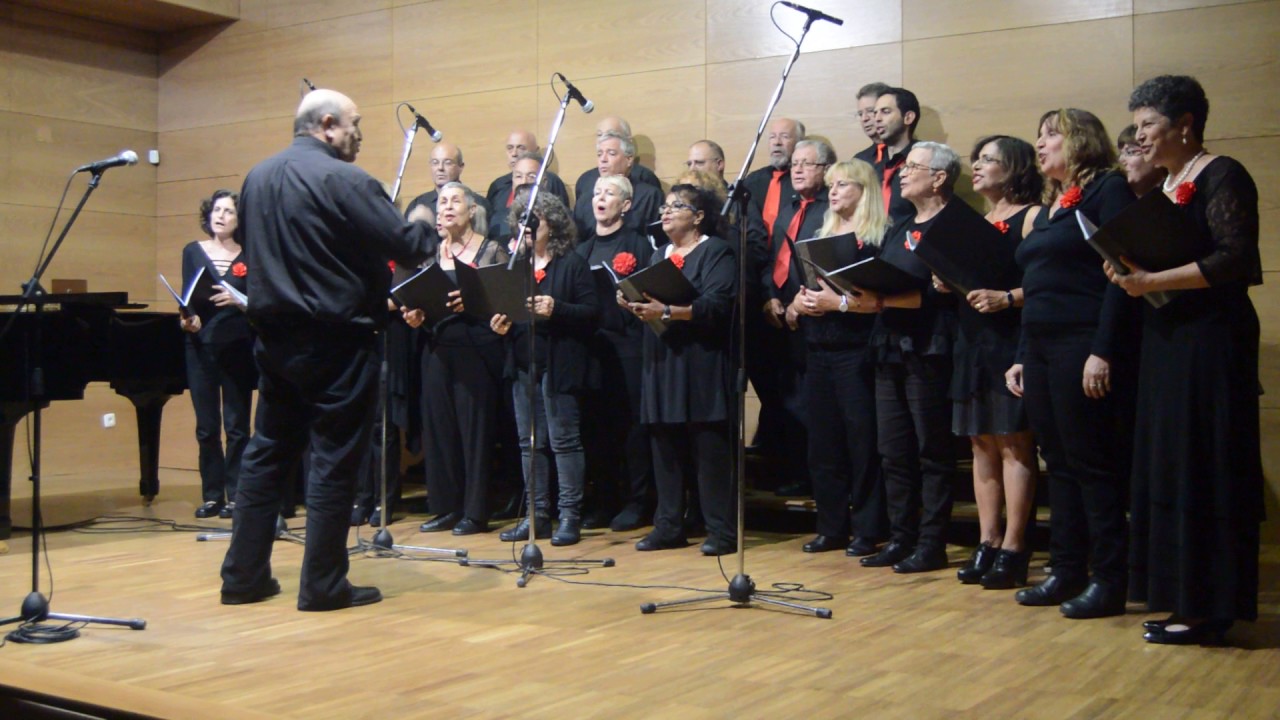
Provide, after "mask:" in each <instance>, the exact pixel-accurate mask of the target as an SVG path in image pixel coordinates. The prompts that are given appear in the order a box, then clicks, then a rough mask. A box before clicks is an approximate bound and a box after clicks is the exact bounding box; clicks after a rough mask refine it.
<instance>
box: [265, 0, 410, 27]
mask: <svg viewBox="0 0 1280 720" xmlns="http://www.w3.org/2000/svg"><path fill="white" fill-rule="evenodd" d="M389 9H391V0H271V2H270V3H268V5H267V12H266V16H267V24H268V25H269V26H270V27H273V28H276V27H287V26H289V25H302V24H305V23H312V22H318V21H321V20H334V19H337V18H344V17H352V16H355V15H364V14H366V13H371V12H375V11H377V10H389Z"/></svg>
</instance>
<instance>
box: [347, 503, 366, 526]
mask: <svg viewBox="0 0 1280 720" xmlns="http://www.w3.org/2000/svg"><path fill="white" fill-rule="evenodd" d="M367 522H369V508H367V507H365V506H363V505H361V504H360V503H356V504H355V505H353V506H352V507H351V527H359V526H361V525H363V524H365V523H367Z"/></svg>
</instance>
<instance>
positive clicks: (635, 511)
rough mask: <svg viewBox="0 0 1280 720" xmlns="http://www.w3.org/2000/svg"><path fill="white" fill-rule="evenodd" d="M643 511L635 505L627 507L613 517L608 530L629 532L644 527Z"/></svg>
mask: <svg viewBox="0 0 1280 720" xmlns="http://www.w3.org/2000/svg"><path fill="white" fill-rule="evenodd" d="M644 515H645V513H644V509H643V508H641V507H638V506H636V505H627V506H626V507H624V508H622V512H620V513H618V514H617V515H614V516H613V520H611V521H610V522H609V529H610V530H612V531H614V532H630V531H632V530H637V529H639V528H642V527H644V526H645V525H646V524H647V523H646V522H645V517H644Z"/></svg>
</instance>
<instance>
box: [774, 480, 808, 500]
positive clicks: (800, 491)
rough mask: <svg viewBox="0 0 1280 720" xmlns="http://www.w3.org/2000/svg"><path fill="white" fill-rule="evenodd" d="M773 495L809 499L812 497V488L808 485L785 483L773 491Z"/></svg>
mask: <svg viewBox="0 0 1280 720" xmlns="http://www.w3.org/2000/svg"><path fill="white" fill-rule="evenodd" d="M773 494H774V495H777V496H778V497H810V496H812V495H813V486H812V485H810V484H809V483H787V484H786V485H783V486H782V487H780V488H778V489H777V490H774V491H773Z"/></svg>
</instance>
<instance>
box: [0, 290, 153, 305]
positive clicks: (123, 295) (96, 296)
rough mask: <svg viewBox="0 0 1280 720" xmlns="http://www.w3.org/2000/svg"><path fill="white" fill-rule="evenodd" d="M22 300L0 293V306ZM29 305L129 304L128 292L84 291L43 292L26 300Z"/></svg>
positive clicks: (17, 303) (19, 296) (19, 297)
mask: <svg viewBox="0 0 1280 720" xmlns="http://www.w3.org/2000/svg"><path fill="white" fill-rule="evenodd" d="M22 302H23V299H22V296H21V295H0V307H4V306H9V307H16V306H17V305H19V304H21V303H22ZM26 304H27V305H28V306H31V305H94V306H98V307H109V308H121V307H128V306H129V293H127V292H124V291H113V292H86V293H43V294H40V295H37V296H35V297H34V298H31V299H30V300H28V301H26Z"/></svg>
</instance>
